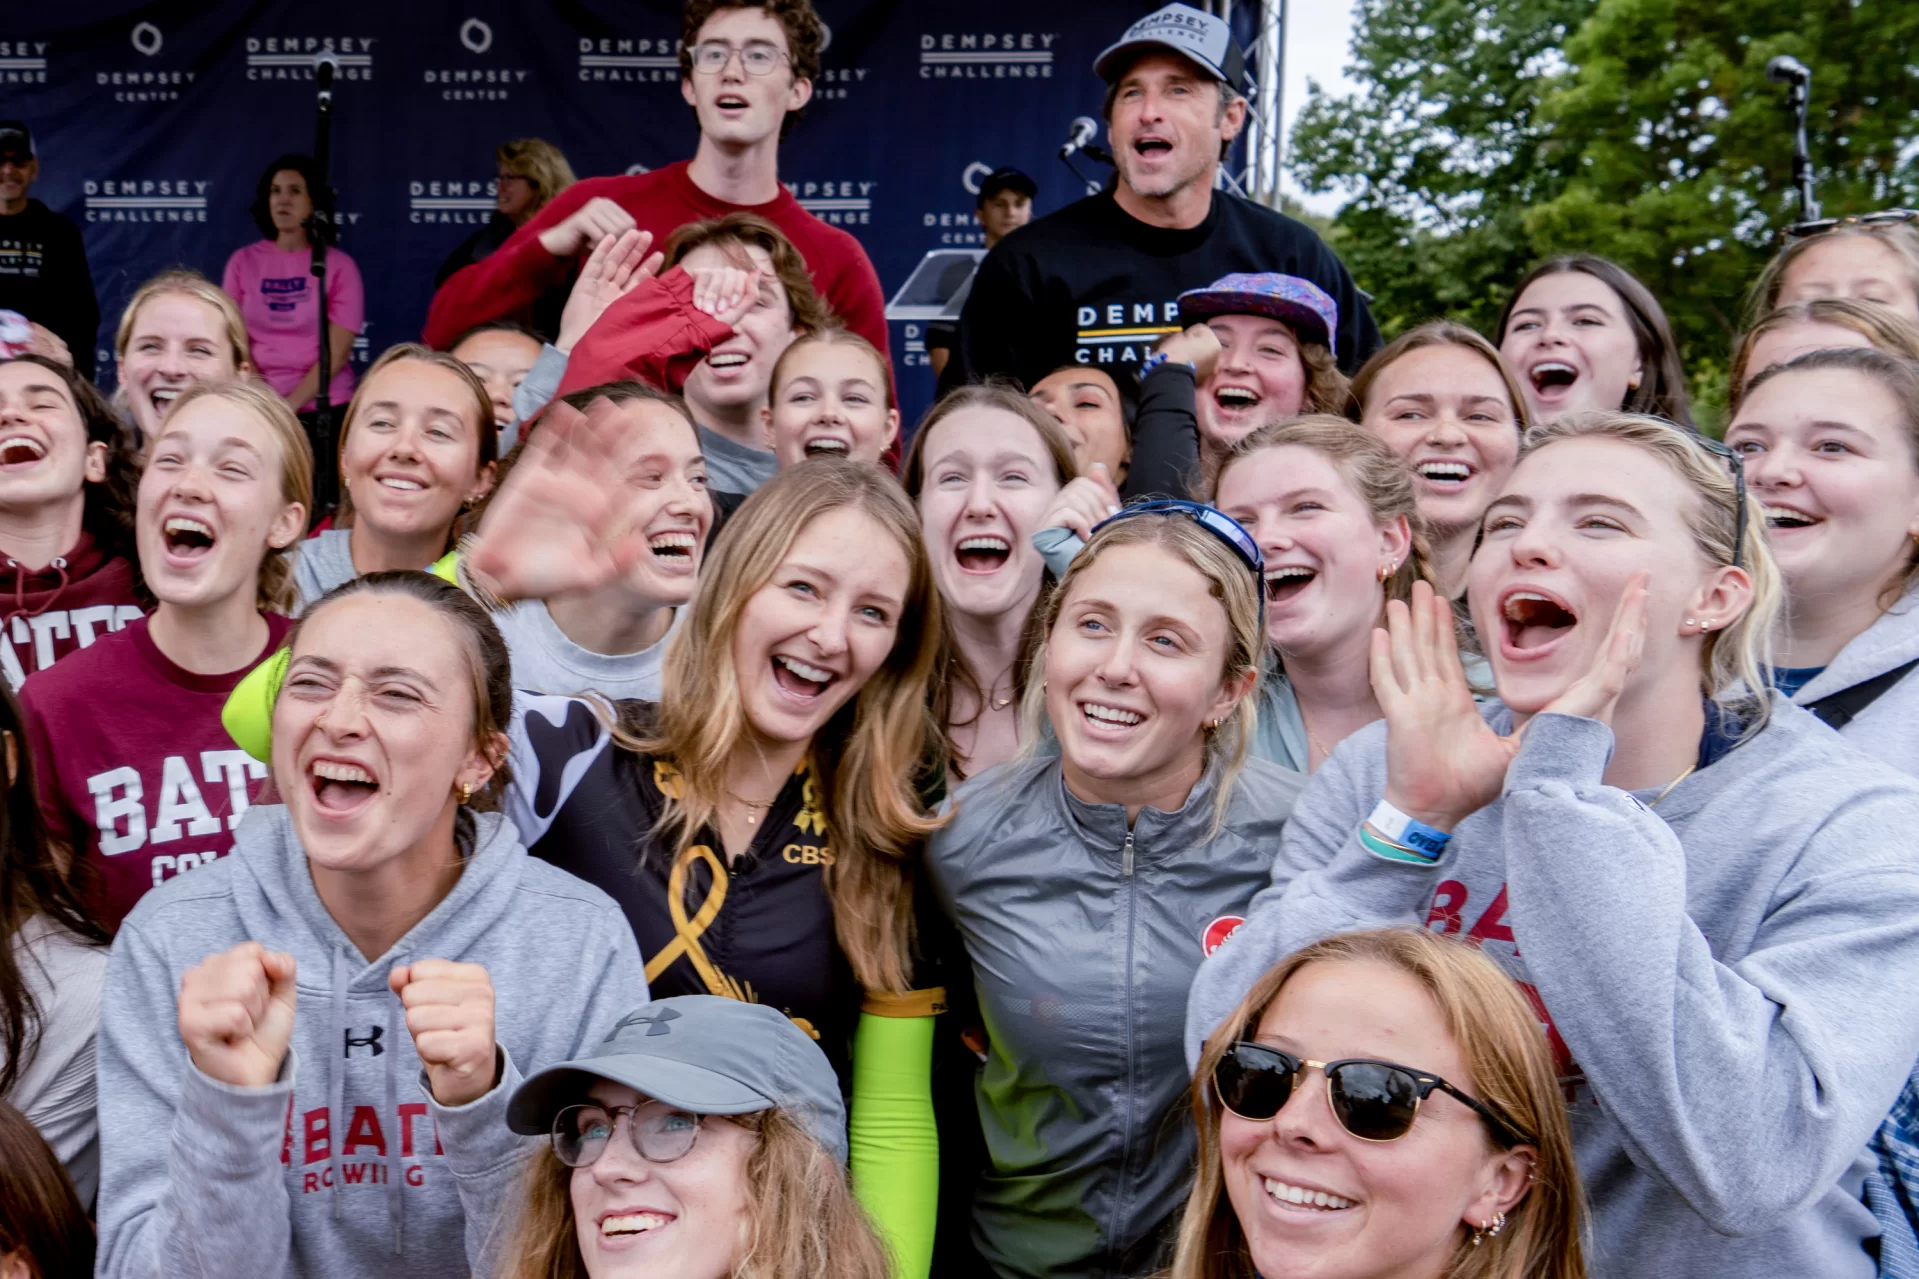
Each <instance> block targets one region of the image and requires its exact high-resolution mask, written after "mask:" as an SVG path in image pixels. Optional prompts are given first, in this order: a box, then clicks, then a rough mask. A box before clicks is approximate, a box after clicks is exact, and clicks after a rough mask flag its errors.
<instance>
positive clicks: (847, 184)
mask: <svg viewBox="0 0 1919 1279" xmlns="http://www.w3.org/2000/svg"><path fill="white" fill-rule="evenodd" d="M878 185H879V183H877V182H858V181H840V182H788V183H787V184H786V189H787V190H788V191H791V192H792V193H793V198H794V199H795V200H798V201H799V202H800V207H801V208H802V209H805V210H806V211H807V212H808V213H810V214H812V215H813V216H814V217H816V218H818V219H819V220H820V221H822V222H824V223H826V224H827V225H828V226H871V225H873V188H874V187H876V186H878Z"/></svg>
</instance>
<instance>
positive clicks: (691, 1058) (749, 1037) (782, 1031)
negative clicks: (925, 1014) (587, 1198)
mask: <svg viewBox="0 0 1919 1279" xmlns="http://www.w3.org/2000/svg"><path fill="white" fill-rule="evenodd" d="M595 1079H610V1080H612V1081H613V1082H614V1083H616V1084H625V1085H626V1086H627V1087H628V1088H631V1089H633V1090H634V1091H635V1092H637V1093H640V1094H642V1095H643V1096H646V1097H650V1098H652V1099H653V1100H655V1101H663V1102H665V1103H667V1104H668V1105H669V1106H675V1107H677V1108H679V1109H681V1110H684V1111H688V1112H689V1113H692V1114H696V1115H750V1114H755V1113H757V1112H759V1111H762V1110H783V1111H785V1112H786V1113H787V1114H788V1115H789V1116H790V1117H791V1118H792V1119H793V1120H794V1121H795V1122H796V1123H798V1124H799V1125H800V1126H801V1127H802V1128H804V1129H805V1130H806V1131H807V1132H808V1133H809V1134H811V1136H812V1137H813V1139H814V1140H815V1141H817V1142H819V1143H820V1145H822V1146H824V1147H825V1148H826V1149H827V1150H828V1151H830V1152H831V1153H832V1155H833V1157H834V1158H835V1159H838V1160H839V1161H840V1162H841V1163H845V1162H846V1107H845V1105H844V1104H843V1103H842V1102H841V1100H840V1084H839V1077H838V1076H837V1075H835V1074H834V1073H833V1066H832V1063H830V1062H828V1061H827V1060H826V1054H825V1053H823V1052H821V1051H820V1048H819V1045H818V1044H815V1043H814V1042H813V1041H812V1039H811V1038H809V1037H808V1036H807V1034H806V1032H805V1031H803V1030H801V1029H800V1028H799V1027H798V1026H796V1025H794V1024H793V1021H792V1019H791V1018H789V1017H786V1016H783V1015H781V1014H780V1013H779V1012H778V1011H776V1010H775V1009H772V1008H768V1007H766V1006H765V1005H764V1004H746V1003H741V1002H740V1001H739V1000H737V999H722V998H720V997H719V996H717V995H677V996H675V997H673V998H671V999H656V1000H654V1001H653V1002H652V1003H650V1004H642V1005H641V1006H640V1007H638V1008H636V1009H634V1010H633V1011H632V1012H630V1013H628V1014H627V1015H626V1016H624V1017H622V1018H621V1019H620V1021H619V1024H618V1025H616V1026H614V1028H613V1033H612V1034H610V1035H608V1036H607V1037H606V1039H605V1041H604V1042H602V1043H601V1044H600V1046H599V1047H598V1048H595V1049H594V1050H593V1051H592V1052H591V1053H588V1054H587V1055H585V1056H583V1057H577V1058H575V1059H574V1060H572V1061H564V1062H561V1063H560V1064H559V1065H557V1066H549V1067H547V1068H546V1069H545V1070H542V1071H539V1072H538V1073H536V1074H535V1075H534V1076H533V1077H532V1078H531V1079H528V1080H527V1081H526V1082H525V1083H523V1084H521V1085H520V1087H519V1090H518V1091H517V1092H515V1093H514V1094H513V1099H512V1100H511V1101H510V1102H508V1103H507V1108H506V1123H507V1127H509V1128H511V1129H512V1130H513V1131H514V1132H517V1133H524V1134H526V1135H528V1136H541V1135H544V1134H546V1133H548V1132H551V1131H552V1129H553V1120H554V1118H555V1116H557V1115H558V1114H559V1113H560V1111H561V1110H563V1109H565V1108H566V1107H567V1106H571V1105H574V1104H575V1103H577V1102H581V1101H584V1100H586V1090H587V1089H588V1088H589V1087H591V1086H592V1084H593V1081H594V1080H595Z"/></svg>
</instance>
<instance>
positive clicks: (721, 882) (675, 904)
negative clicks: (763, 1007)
mask: <svg viewBox="0 0 1919 1279" xmlns="http://www.w3.org/2000/svg"><path fill="white" fill-rule="evenodd" d="M696 861H703V862H705V863H706V865H707V869H708V870H709V871H710V872H711V873H712V876H713V883H712V886H711V887H709V888H708V889H707V890H706V900H705V901H704V902H701V903H700V908H699V910H698V911H697V912H695V913H694V915H693V918H691V919H688V918H687V917H686V877H687V875H688V874H689V873H690V872H691V870H692V868H693V863H694V862H696ZM725 901H726V867H724V866H722V865H721V864H720V859H719V857H718V856H716V855H715V854H714V852H713V850H712V849H710V848H708V847H707V846H706V845H705V844H695V845H693V846H692V847H691V848H689V849H687V850H686V851H685V852H683V853H681V854H680V855H679V857H677V858H676V859H674V862H673V872H672V874H670V875H669V876H667V881H666V909H667V911H668V912H669V913H670V914H671V915H672V916H673V932H674V937H673V940H672V941H670V942H668V943H667V944H666V946H665V947H664V948H662V949H661V950H660V952H659V953H658V954H656V955H654V956H653V958H652V959H649V960H648V961H647V963H646V979H647V981H649V982H652V981H657V980H659V976H660V974H661V973H663V972H665V971H666V970H667V968H668V966H669V965H671V964H672V963H673V961H674V960H676V959H678V958H679V957H680V956H681V955H685V956H686V959H687V962H688V963H690V964H692V965H693V970H694V971H695V972H697V973H699V975H700V980H701V981H703V982H705V983H706V989H707V990H708V991H709V992H710V993H712V994H715V995H719V996H722V997H724V998H726V999H737V1000H739V1001H740V1002H741V1003H743V1004H755V1003H758V1002H759V1000H757V999H756V998H754V995H753V987H752V986H750V985H748V984H746V983H743V982H739V981H736V980H734V979H733V978H731V977H728V976H727V975H726V974H725V973H723V972H721V971H720V970H719V969H718V968H715V967H714V966H713V961H712V960H710V959H708V958H707V957H706V952H705V951H704V950H702V949H701V948H700V938H701V936H703V935H704V934H705V932H706V930H707V929H708V928H710V927H711V926H712V924H713V921H714V920H715V919H718V918H719V915H720V907H721V905H723V904H724V903H725Z"/></svg>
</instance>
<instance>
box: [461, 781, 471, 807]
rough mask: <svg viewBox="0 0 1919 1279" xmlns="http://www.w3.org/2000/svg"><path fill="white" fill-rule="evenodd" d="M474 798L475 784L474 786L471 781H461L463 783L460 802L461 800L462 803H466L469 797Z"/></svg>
mask: <svg viewBox="0 0 1919 1279" xmlns="http://www.w3.org/2000/svg"><path fill="white" fill-rule="evenodd" d="M472 798H473V786H472V783H470V782H461V783H460V802H461V803H462V804H464V803H466V802H467V801H468V800H469V799H472Z"/></svg>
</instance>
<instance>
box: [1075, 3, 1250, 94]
mask: <svg viewBox="0 0 1919 1279" xmlns="http://www.w3.org/2000/svg"><path fill="white" fill-rule="evenodd" d="M1160 50H1171V51H1172V52H1174V53H1177V54H1179V55H1180V56H1182V57H1184V58H1186V59H1188V60H1189V61H1191V62H1193V63H1196V64H1197V65H1198V66H1199V68H1200V69H1201V70H1202V71H1204V72H1206V73H1207V74H1208V75H1210V76H1212V77H1213V79H1215V80H1221V81H1224V82H1225V83H1227V84H1229V85H1231V86H1232V87H1233V88H1234V89H1236V90H1238V91H1239V92H1240V93H1241V94H1242V95H1244V96H1246V97H1249V98H1250V97H1251V96H1252V95H1253V82H1252V79H1251V78H1250V77H1249V76H1247V74H1246V55H1245V54H1244V53H1243V52H1241V50H1240V47H1239V46H1238V45H1236V44H1234V43H1233V29H1232V28H1231V27H1229V26H1227V25H1226V22H1225V20H1224V19H1221V18H1215V17H1214V16H1213V15H1212V14H1210V13H1202V12H1201V11H1200V10H1198V9H1195V8H1193V6H1191V5H1189V4H1169V5H1167V6H1166V7H1165V8H1163V9H1158V10H1155V11H1154V12H1152V13H1149V14H1147V15H1146V16H1145V17H1143V18H1141V19H1140V20H1139V21H1138V22H1135V23H1134V24H1133V25H1132V26H1130V27H1128V28H1126V34H1125V35H1123V36H1121V37H1120V38H1119V41H1118V43H1116V44H1113V45H1110V46H1108V48H1107V50H1106V51H1105V52H1104V53H1102V54H1100V55H1099V57H1097V58H1095V59H1093V71H1094V73H1095V74H1096V75H1098V76H1099V78H1100V79H1102V80H1104V81H1106V83H1108V84H1111V83H1112V82H1113V81H1115V80H1117V79H1119V77H1120V76H1121V75H1123V74H1125V72H1126V69H1127V68H1128V67H1130V66H1132V65H1133V63H1134V62H1135V61H1136V60H1137V59H1138V58H1140V57H1141V56H1142V55H1144V54H1148V53H1155V52H1158V51H1160Z"/></svg>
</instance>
